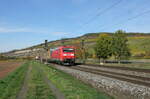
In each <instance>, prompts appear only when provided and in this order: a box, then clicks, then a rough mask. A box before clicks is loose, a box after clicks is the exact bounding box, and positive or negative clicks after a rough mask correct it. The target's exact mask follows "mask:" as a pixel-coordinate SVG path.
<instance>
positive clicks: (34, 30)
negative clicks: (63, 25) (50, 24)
mask: <svg viewBox="0 0 150 99" xmlns="http://www.w3.org/2000/svg"><path fill="white" fill-rule="evenodd" d="M22 32H25V33H45V34H52V35H54V36H65V35H69V34H70V33H68V32H61V31H60V32H59V31H56V32H52V31H51V30H50V29H47V28H25V27H22V28H20V27H18V28H16V27H15V28H8V27H0V33H22Z"/></svg>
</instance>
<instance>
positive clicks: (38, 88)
mask: <svg viewBox="0 0 150 99" xmlns="http://www.w3.org/2000/svg"><path fill="white" fill-rule="evenodd" d="M30 66H32V70H31V75H30V80H29V83H28V87H29V88H28V89H29V90H28V92H27V96H26V99H55V97H54V95H53V94H52V91H51V90H50V88H49V87H48V85H47V84H45V82H44V81H43V79H42V75H41V73H40V72H39V71H38V69H37V67H36V65H35V64H33V63H32V64H31V65H30Z"/></svg>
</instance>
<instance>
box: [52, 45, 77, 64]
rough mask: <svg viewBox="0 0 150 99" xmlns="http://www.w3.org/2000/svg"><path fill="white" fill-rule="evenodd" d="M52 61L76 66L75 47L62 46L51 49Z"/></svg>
mask: <svg viewBox="0 0 150 99" xmlns="http://www.w3.org/2000/svg"><path fill="white" fill-rule="evenodd" d="M50 60H51V61H53V62H57V63H59V64H63V65H74V63H75V47H73V46H60V47H57V48H53V49H50Z"/></svg>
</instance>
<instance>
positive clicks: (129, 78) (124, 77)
mask: <svg viewBox="0 0 150 99" xmlns="http://www.w3.org/2000/svg"><path fill="white" fill-rule="evenodd" d="M70 68H72V69H76V70H80V71H84V72H88V73H92V74H97V75H101V76H105V77H109V78H114V79H118V80H121V81H126V82H130V83H133V84H138V85H143V86H147V87H150V78H148V77H141V76H136V75H130V74H123V73H117V72H110V71H104V70H100V69H93V68H87V67H81V66H73V67H70ZM108 68H110V67H108ZM119 69H121V70H122V68H119ZM123 70H126V71H127V70H129V71H131V69H127V68H126V69H123ZM133 71H139V70H136V69H135V70H133ZM140 72H142V71H140Z"/></svg>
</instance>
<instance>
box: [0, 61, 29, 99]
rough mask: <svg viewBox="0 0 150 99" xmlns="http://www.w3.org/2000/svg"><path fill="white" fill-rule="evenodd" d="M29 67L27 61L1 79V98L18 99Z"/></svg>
mask: <svg viewBox="0 0 150 99" xmlns="http://www.w3.org/2000/svg"><path fill="white" fill-rule="evenodd" d="M27 68H28V63H25V64H23V65H22V66H20V67H19V68H17V69H16V70H15V71H14V72H12V73H10V74H9V75H8V76H7V77H5V78H3V79H1V80H0V99H16V96H17V93H18V92H19V90H20V88H21V85H22V83H23V80H24V77H25V73H26V70H27Z"/></svg>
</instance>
